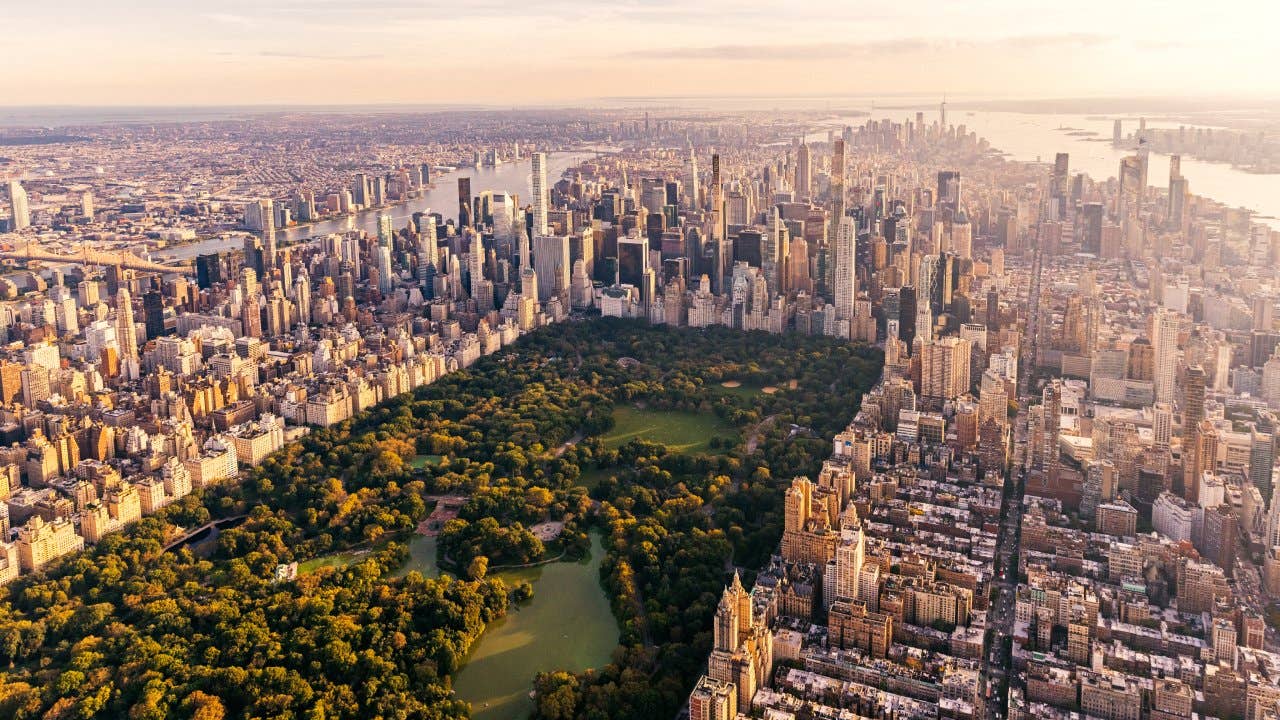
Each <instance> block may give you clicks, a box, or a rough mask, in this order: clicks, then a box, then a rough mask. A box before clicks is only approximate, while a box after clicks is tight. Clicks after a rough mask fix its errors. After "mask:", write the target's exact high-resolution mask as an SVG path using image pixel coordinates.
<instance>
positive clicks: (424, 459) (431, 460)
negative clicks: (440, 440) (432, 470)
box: [409, 455, 444, 470]
mask: <svg viewBox="0 0 1280 720" xmlns="http://www.w3.org/2000/svg"><path fill="white" fill-rule="evenodd" d="M442 462H444V457H443V456H440V455H415V456H414V457H413V459H412V460H410V461H409V467H411V468H413V469H414V470H421V469H423V468H425V467H428V466H431V467H434V466H436V465H439V464H440V463H442Z"/></svg>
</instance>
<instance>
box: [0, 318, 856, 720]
mask: <svg viewBox="0 0 1280 720" xmlns="http://www.w3.org/2000/svg"><path fill="white" fill-rule="evenodd" d="M619 357H632V358H635V359H637V360H639V362H640V364H639V365H638V366H634V367H629V368H624V367H622V366H620V365H619V364H618V363H617V358H619ZM879 363H880V358H879V355H878V353H877V352H876V351H874V350H872V349H868V348H858V347H850V346H848V345H844V344H838V343H835V342H832V341H829V340H827V339H823V338H807V337H792V336H782V337H780V336H774V335H765V334H759V333H740V332H737V331H732V330H727V329H710V330H706V331H693V330H676V329H668V328H657V327H654V328H651V327H648V326H645V325H642V324H637V323H632V322H622V321H610V320H596V321H591V322H583V323H570V324H562V325H558V326H555V327H553V328H549V329H546V330H543V331H539V332H536V333H533V334H531V335H529V336H526V337H525V338H524V339H522V341H521V342H520V344H519V345H517V346H516V347H514V348H511V349H509V350H503V351H502V352H500V353H498V354H496V355H494V356H490V357H487V358H485V359H483V360H481V361H480V362H478V363H476V364H475V365H474V366H472V367H471V368H469V369H468V370H466V371H463V372H457V373H453V374H450V375H448V376H446V377H445V378H442V379H441V380H439V381H438V382H436V383H434V384H433V385H430V386H428V387H426V388H422V389H420V390H419V391H417V392H416V393H413V394H410V395H404V396H400V397H397V398H394V399H392V400H390V401H388V402H386V403H384V404H382V405H381V406H379V407H377V408H374V409H372V410H370V411H368V412H366V413H363V414H362V415H360V416H359V417H357V418H355V419H354V420H352V421H348V422H346V423H343V424H341V425H339V426H336V427H333V428H329V429H327V430H323V431H318V432H314V433H312V434H311V435H310V436H308V437H306V438H304V439H303V440H302V441H300V442H298V443H294V444H292V445H290V446H288V447H287V448H286V449H284V450H282V451H281V452H279V453H277V454H276V455H274V456H272V457H271V458H268V459H267V460H266V461H265V462H264V463H263V464H262V465H261V466H260V467H259V468H257V469H256V470H255V471H254V472H253V473H252V474H251V477H250V478H248V479H247V480H246V481H245V482H244V483H243V484H241V485H239V486H228V487H221V488H214V489H210V490H206V491H205V492H204V493H203V494H202V495H201V496H199V497H194V496H193V497H188V498H185V499H183V500H182V501H180V502H178V503H176V504H174V505H172V506H170V507H168V508H166V509H165V510H164V511H162V512H161V513H159V514H157V515H155V516H153V517H149V518H146V519H144V520H143V521H142V522H140V523H138V524H137V525H135V526H133V527H132V528H130V529H129V530H128V531H127V532H124V533H120V534H116V535H112V536H109V537H108V538H106V539H104V541H103V542H102V543H100V544H99V545H97V546H96V547H94V548H92V549H90V550H89V551H87V552H85V553H83V554H81V555H79V556H77V557H73V558H69V559H67V560H65V561H63V562H61V563H59V564H57V565H56V566H54V567H53V568H51V569H49V570H48V572H46V573H44V574H42V575H38V576H26V577H23V578H21V579H20V580H19V581H17V582H15V583H13V584H12V585H10V586H8V587H6V588H4V589H3V591H2V592H0V667H8V668H9V669H8V671H7V672H5V673H3V674H0V717H4V718H15V719H24V718H40V717H67V718H70V717H95V716H98V717H122V718H123V717H129V718H201V719H202V720H216V719H217V718H222V717H229V718H452V717H464V716H465V715H466V712H467V710H466V707H465V703H461V702H457V701H454V700H452V698H451V693H450V686H449V681H448V675H449V674H450V673H452V672H454V671H455V670H456V669H457V667H458V665H459V663H460V662H461V661H462V660H463V658H464V657H465V655H466V652H467V650H468V648H469V647H470V646H471V643H472V642H473V641H474V640H475V639H476V638H477V637H478V636H479V634H480V632H481V631H482V629H483V627H484V624H485V623H486V622H488V621H490V620H492V619H494V618H496V617H499V616H500V615H502V614H503V613H504V612H505V611H506V609H507V607H508V602H509V593H510V591H511V589H510V588H507V587H505V586H504V585H503V583H502V582H501V581H500V580H493V579H485V580H481V581H478V582H470V581H464V580H457V579H453V578H451V577H449V576H445V577H443V578H441V579H439V580H428V579H423V578H422V577H420V576H418V575H416V574H410V575H409V576H408V577H406V578H403V579H393V578H391V577H390V573H391V570H393V569H394V568H398V567H399V566H400V565H401V564H402V562H403V560H404V558H405V557H406V550H405V547H404V545H403V544H402V541H403V540H404V539H405V537H407V535H408V534H409V533H410V532H411V531H412V529H413V528H414V527H415V526H416V525H417V523H418V522H419V521H421V520H422V519H423V518H424V517H426V515H427V514H428V513H429V512H430V509H431V507H432V504H433V502H434V498H433V497H432V496H436V495H446V494H463V495H468V496H470V499H469V500H468V501H467V502H466V504H465V505H464V507H463V508H462V510H461V513H460V517H459V519H458V520H457V521H455V522H453V523H450V525H449V526H448V527H447V528H446V529H445V532H444V533H443V535H442V537H441V539H440V543H439V546H440V549H441V553H442V555H444V556H445V558H446V559H447V560H449V561H451V563H452V565H451V567H453V568H456V569H457V570H458V574H460V575H462V576H466V575H467V574H468V572H470V574H471V575H473V576H477V577H478V576H480V575H483V574H484V573H483V572H481V569H482V568H483V567H485V566H488V567H494V566H498V565H501V564H505V563H521V562H528V561H531V560H537V559H540V558H543V557H546V556H556V555H558V554H560V553H561V552H563V553H564V554H565V555H566V556H567V557H570V558H572V557H578V556H580V555H581V554H582V552H583V551H584V549H585V548H586V547H588V545H589V542H588V538H587V529H588V528H589V527H590V526H592V525H595V526H598V527H600V528H602V529H603V530H604V531H605V532H607V533H608V541H607V543H606V546H607V550H608V556H607V557H606V559H605V562H604V565H603V568H602V582H603V583H604V584H605V586H606V588H607V589H608V590H609V592H610V594H611V596H612V597H613V598H614V610H615V614H616V615H617V617H618V619H619V622H620V624H621V626H622V640H621V645H620V647H619V649H618V651H617V652H616V653H615V655H614V662H613V663H611V664H610V665H608V666H606V667H605V668H602V669H600V670H599V671H598V672H595V673H588V674H583V675H580V676H573V675H570V674H565V673H554V674H551V675H547V676H543V677H540V678H538V680H537V686H538V689H539V690H540V695H539V701H540V703H539V712H540V714H541V715H543V716H544V717H548V718H551V717H600V718H605V717H608V718H652V717H670V716H672V715H673V714H674V712H675V709H676V708H677V707H678V705H679V704H680V703H681V702H682V701H683V700H684V697H685V696H686V695H687V693H688V691H689V689H690V687H691V685H692V682H693V680H694V679H695V677H696V675H697V673H698V671H699V669H700V668H701V666H702V664H703V662H704V661H705V658H706V653H707V649H708V647H709V644H710V640H709V637H710V633H709V628H710V617H711V613H712V611H713V610H714V604H715V601H716V598H717V597H718V593H719V591H720V588H721V586H722V584H723V583H724V582H725V580H726V578H727V577H728V574H729V572H730V570H729V567H730V564H736V565H741V566H745V567H756V566H758V565H759V564H760V563H761V562H762V561H763V560H764V558H766V557H767V555H768V553H769V552H770V551H771V550H772V548H773V547H774V546H775V545H776V543H777V540H778V536H779V534H780V531H781V507H780V500H781V487H782V483H784V482H785V481H786V480H789V478H790V477H791V476H793V475H795V474H798V473H813V472H815V471H816V469H817V467H818V466H819V465H820V463H821V461H822V459H823V458H825V457H826V456H827V455H828V454H829V441H830V437H831V436H832V435H833V434H834V433H835V432H836V431H838V430H839V429H840V428H841V427H843V425H844V424H845V423H847V422H848V420H849V419H850V418H851V417H852V416H853V414H854V412H855V410H856V407H857V404H858V401H859V399H860V397H861V392H862V391H864V390H865V389H867V388H868V387H869V386H870V385H871V384H872V383H873V382H874V381H875V379H876V376H877V375H878V372H879ZM725 379H735V380H740V381H742V382H744V383H749V384H751V385H753V386H763V385H775V386H778V387H783V388H784V391H783V392H780V393H778V394H776V395H764V394H760V395H757V396H749V395H746V394H742V395H738V396H729V395H726V394H724V393H715V392H713V388H714V387H715V386H716V385H717V384H718V383H720V382H721V381H723V380H725ZM790 380H795V381H796V387H795V389H794V390H787V389H785V388H786V385H787V383H788V381H790ZM636 402H640V403H643V404H645V405H646V406H648V407H653V408H659V409H669V410H683V411H694V412H713V413H716V414H717V415H718V416H719V417H720V418H722V419H723V420H724V421H725V422H727V423H728V424H730V425H732V426H733V427H735V428H737V429H738V433H737V435H736V436H734V437H726V436H725V435H724V433H721V434H720V436H719V438H718V441H717V442H716V444H715V447H714V448H713V453H714V454H711V455H697V456H689V455H681V454H673V453H670V452H668V451H667V449H666V448H665V447H663V446H660V445H654V444H652V443H645V442H641V441H633V442H630V443H628V444H626V445H624V446H623V447H621V448H618V449H612V450H606V449H605V448H604V447H603V445H602V443H601V442H600V441H599V440H598V436H599V435H600V434H602V433H605V432H607V431H608V430H609V429H610V428H611V427H612V417H611V413H612V410H613V408H614V407H615V405H616V404H621V403H636ZM793 425H794V426H799V428H800V429H799V430H797V429H796V428H793ZM578 439H581V441H579V442H576V443H573V444H570V445H568V446H566V445H565V444H566V443H567V442H569V441H571V440H578ZM748 439H751V440H752V446H753V447H754V450H753V451H751V452H748V450H747V445H746V443H747V441H748ZM422 454H426V455H439V456H441V460H440V462H438V463H434V462H433V463H429V464H426V466H425V467H421V468H420V469H415V468H414V467H413V466H412V465H411V462H412V461H413V460H414V458H415V457H416V456H418V455H422ZM586 470H592V471H597V472H600V473H603V474H604V476H605V478H606V479H604V480H602V481H601V482H600V484H599V485H598V486H597V487H596V488H595V489H594V490H593V491H592V495H593V497H588V495H587V492H586V490H585V489H584V488H582V487H580V486H578V485H577V482H578V479H579V477H580V476H581V474H582V472H583V471H586ZM238 515H247V517H246V518H245V520H244V522H243V523H242V524H240V525H238V526H237V527H233V528H229V529H226V530H223V531H222V532H221V533H220V535H219V536H218V538H217V540H216V542H214V543H211V548H210V552H209V553H208V557H200V556H197V555H196V554H193V553H192V552H191V551H190V550H187V549H183V550H178V551H173V552H168V553H165V552H162V548H163V547H164V545H165V544H166V542H168V541H169V540H171V539H172V538H173V537H174V536H175V535H176V534H177V528H178V527H186V528H191V527H196V526H199V525H202V524H203V523H205V522H207V521H208V520H209V519H211V518H223V517H231V516H238ZM547 520H559V521H563V522H564V523H565V530H564V533H563V535H562V536H561V537H560V539H559V540H557V541H556V542H555V543H553V544H552V545H551V546H549V547H547V548H543V547H542V544H541V543H540V542H539V541H538V540H536V538H534V537H533V536H532V535H530V534H529V532H528V530H527V528H528V527H530V526H532V525H534V524H536V523H539V522H544V521H547ZM358 547H363V548H369V549H371V550H372V552H370V553H368V554H367V555H365V556H362V557H363V560H362V561H360V562H358V563H355V564H352V565H349V566H347V567H344V568H337V569H326V570H320V571H318V572H315V573H313V574H310V575H305V576H303V577H301V578H299V579H298V580H297V581H294V582H284V583H274V582H272V576H273V573H274V571H275V568H276V566H277V564H279V563H287V562H291V561H296V560H306V559H309V558H312V557H316V556H318V555H323V554H327V553H330V552H336V551H340V550H347V549H351V548H358ZM478 558H484V560H483V561H480V560H477V559H478ZM473 561H474V562H473ZM530 593H531V589H530V588H529V587H528V586H527V585H526V586H524V587H518V588H516V589H515V591H514V593H510V595H511V596H512V597H514V598H515V599H516V600H526V599H528V597H529V595H530Z"/></svg>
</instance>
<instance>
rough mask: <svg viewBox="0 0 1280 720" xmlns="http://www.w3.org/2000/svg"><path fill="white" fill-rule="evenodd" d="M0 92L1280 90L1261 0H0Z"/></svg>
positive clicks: (539, 95)
mask: <svg viewBox="0 0 1280 720" xmlns="http://www.w3.org/2000/svg"><path fill="white" fill-rule="evenodd" d="M4 4H5V5H8V6H9V7H6V8H4V10H3V11H2V12H0V14H2V15H3V18H4V23H3V24H4V25H5V27H6V28H7V29H6V31H5V32H4V40H3V41H2V42H0V63H3V65H2V67H4V68H5V71H4V72H3V73H0V105H10V106H13V105H227V104H234V105H257V104H269V105H270V104H275V105H280V104H288V105H292V104H318V105H335V104H339V105H341V104H361V103H405V104H437V103H438V104H477V105H491V106H499V107H503V106H513V105H557V104H566V105H567V104H573V103H575V102H582V101H583V100H586V99H592V98H614V97H633V96H707V95H715V96H723V95H729V96H792V95H845V94H856V95H868V94H870V95H875V94H884V95H886V96H888V95H891V94H904V95H910V94H941V93H944V92H945V93H948V94H949V95H950V96H952V97H957V98H962V97H964V96H966V95H982V96H998V97H1032V98H1065V97H1113V96H1170V95H1177V96H1208V95H1212V96H1250V97H1253V96H1257V97H1267V98H1275V97H1280V73H1276V72H1275V68H1276V61H1277V51H1276V49H1275V47H1276V46H1275V39H1274V38H1275V33H1276V28H1277V27H1280V3H1277V2H1272V1H1271V0H1217V1H1215V2H1213V3H1205V2H1188V1H1187V0H1163V1H1160V2H1149V1H1147V0H1142V1H1137V2H1126V1H1125V0H1075V1H1074V2H1072V1H1071V0H1053V1H1052V2H1049V1H1045V0H910V1H908V2H894V1H893V0H877V2H874V3H872V2H865V1H864V0H787V1H784V2H776V1H774V2H765V1H763V0H615V1H613V2H593V1H578V2H570V1H569V0H522V1H520V2H514V1H509V0H449V1H447V2H446V0H377V1H375V2H360V1H359V0H204V1H203V2H191V1H189V0H40V1H39V2H34V1H32V0H8V2H6V3H4Z"/></svg>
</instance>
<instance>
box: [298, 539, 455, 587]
mask: <svg viewBox="0 0 1280 720" xmlns="http://www.w3.org/2000/svg"><path fill="white" fill-rule="evenodd" d="M401 542H404V543H405V544H407V545H408V547H409V559H408V560H406V561H405V564H404V565H403V566H402V567H401V568H400V569H399V570H397V571H396V572H395V573H394V574H393V575H392V577H404V576H405V575H408V574H409V571H410V570H417V571H418V572H420V573H422V575H423V577H429V578H430V577H439V576H440V568H439V566H438V565H436V538H434V537H427V536H426V535H418V534H417V533H415V534H414V535H413V536H412V537H410V538H408V539H407V540H402V541H401ZM380 547H381V545H380ZM368 554H369V551H367V550H364V551H360V550H357V551H354V552H340V553H333V554H332V555H321V556H320V557H314V558H311V559H310V560H304V561H303V562H300V563H298V574H299V575H306V574H307V573H312V572H315V571H317V570H320V569H321V568H331V567H332V568H340V567H346V566H348V565H350V564H352V563H354V562H359V561H360V560H361V559H363V558H365V557H367V556H368Z"/></svg>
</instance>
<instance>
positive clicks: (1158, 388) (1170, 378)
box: [1151, 307, 1181, 404]
mask: <svg viewBox="0 0 1280 720" xmlns="http://www.w3.org/2000/svg"><path fill="white" fill-rule="evenodd" d="M1180 325H1181V323H1180V321H1179V318H1178V315H1177V314H1176V313H1174V312H1171V311H1169V310H1168V309H1166V308H1163V307H1161V308H1157V309H1156V314H1155V316H1154V317H1153V318H1152V320H1151V335H1152V337H1151V345H1152V348H1153V350H1154V352H1153V354H1154V356H1155V377H1154V384H1155V396H1156V402H1162V403H1170V404H1172V403H1173V389H1174V379H1175V372H1176V370H1177V361H1178V358H1177V355H1178V328H1179V326H1180Z"/></svg>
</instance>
